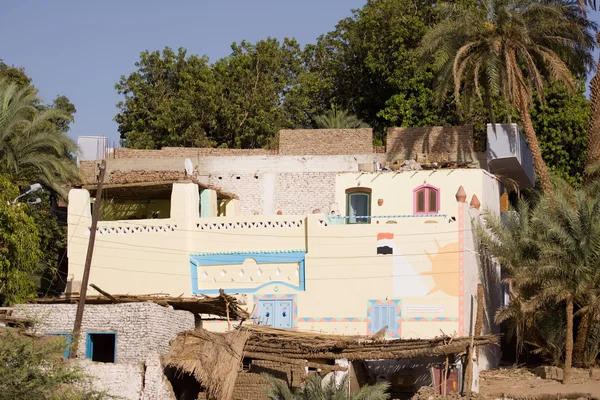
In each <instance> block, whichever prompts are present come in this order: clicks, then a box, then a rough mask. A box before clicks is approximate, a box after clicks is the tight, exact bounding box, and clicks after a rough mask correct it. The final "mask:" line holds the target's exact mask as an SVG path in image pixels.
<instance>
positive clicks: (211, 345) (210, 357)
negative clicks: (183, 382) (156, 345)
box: [164, 329, 250, 399]
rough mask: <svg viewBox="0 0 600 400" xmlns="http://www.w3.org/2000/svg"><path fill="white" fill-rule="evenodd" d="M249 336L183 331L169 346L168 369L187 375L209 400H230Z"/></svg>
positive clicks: (240, 331)
mask: <svg viewBox="0 0 600 400" xmlns="http://www.w3.org/2000/svg"><path fill="white" fill-rule="evenodd" d="M249 336H250V333H249V332H246V331H242V330H237V331H233V332H228V333H214V332H209V331H206V330H204V329H198V330H194V331H187V332H183V333H182V334H180V335H179V336H178V337H177V339H176V340H175V341H174V342H173V343H171V350H170V351H169V354H167V356H166V357H165V359H164V363H165V365H166V366H168V367H173V368H176V369H177V370H178V371H179V372H185V373H188V374H190V375H192V376H194V377H195V378H196V380H197V381H198V382H201V383H202V385H203V386H204V387H205V388H206V389H207V391H208V394H209V398H214V399H231V396H232V395H233V388H234V386H235V381H236V378H237V374H238V367H239V364H240V361H241V360H242V354H243V351H244V345H245V344H246V341H247V340H248V337H249Z"/></svg>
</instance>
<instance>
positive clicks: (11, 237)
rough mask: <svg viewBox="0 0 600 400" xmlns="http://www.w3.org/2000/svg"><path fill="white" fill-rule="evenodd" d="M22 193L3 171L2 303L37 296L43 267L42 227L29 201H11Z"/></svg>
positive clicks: (0, 223) (0, 229)
mask: <svg viewBox="0 0 600 400" xmlns="http://www.w3.org/2000/svg"><path fill="white" fill-rule="evenodd" d="M18 194H19V191H18V188H17V187H16V186H15V185H14V184H12V183H11V181H10V180H9V179H8V177H6V176H3V175H0V304H9V305H10V304H14V303H18V302H21V301H23V300H25V299H26V298H28V297H31V296H34V295H35V293H36V287H35V281H34V279H33V277H34V275H35V274H36V273H39V272H40V270H41V263H40V261H41V258H42V255H43V253H42V252H41V250H40V238H39V236H38V227H37V226H36V224H35V220H34V218H33V217H31V216H30V215H28V213H27V210H26V208H27V205H24V204H23V205H16V204H12V203H11V202H12V201H13V199H14V198H15V197H17V196H18ZM8 203H10V204H8Z"/></svg>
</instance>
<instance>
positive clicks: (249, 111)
mask: <svg viewBox="0 0 600 400" xmlns="http://www.w3.org/2000/svg"><path fill="white" fill-rule="evenodd" d="M231 50H232V52H231V54H230V55H229V56H227V57H225V58H222V59H220V60H218V61H217V62H216V63H215V65H214V66H213V73H214V77H215V81H216V84H217V93H218V95H217V117H216V120H217V123H216V127H215V131H214V134H213V137H214V138H216V140H217V142H218V144H219V145H221V146H226V147H236V148H261V147H264V146H266V145H268V144H269V142H270V141H272V140H273V138H275V137H276V135H277V133H278V132H279V130H280V129H282V128H291V127H293V122H292V121H291V120H290V119H288V118H287V117H286V114H285V113H284V111H283V110H284V108H283V102H284V99H285V98H286V96H287V93H288V91H289V90H290V89H291V88H292V87H294V85H296V78H297V76H298V74H299V73H300V70H301V51H300V46H299V45H298V43H297V42H296V40H294V39H288V38H285V39H284V40H283V42H282V43H280V42H279V41H278V40H277V39H273V38H268V39H265V40H260V41H258V42H257V43H256V44H252V43H249V42H247V41H242V42H241V43H240V44H239V45H238V44H236V43H234V44H233V45H232V46H231Z"/></svg>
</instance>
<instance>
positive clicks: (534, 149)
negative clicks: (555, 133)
mask: <svg viewBox="0 0 600 400" xmlns="http://www.w3.org/2000/svg"><path fill="white" fill-rule="evenodd" d="M527 99H528V97H527V92H526V91H525V88H524V87H522V86H521V87H520V88H519V99H518V101H517V104H516V106H517V112H518V113H519V117H521V123H522V124H523V131H524V133H525V137H526V138H527V144H529V149H530V150H531V155H532V156H533V167H534V168H535V174H536V178H537V180H538V181H539V182H540V186H541V187H542V190H543V191H544V193H546V194H548V195H552V193H553V191H552V182H551V180H550V172H549V171H548V167H547V166H546V163H545V162H544V159H543V158H542V151H541V150H540V144H539V142H538V140H537V136H536V135H535V129H534V128H533V122H531V115H529V107H528V105H529V102H528V101H527Z"/></svg>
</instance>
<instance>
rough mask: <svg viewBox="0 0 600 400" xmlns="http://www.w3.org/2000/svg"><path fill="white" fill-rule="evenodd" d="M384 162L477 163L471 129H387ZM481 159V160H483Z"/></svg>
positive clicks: (432, 127) (440, 127) (444, 127)
mask: <svg viewBox="0 0 600 400" xmlns="http://www.w3.org/2000/svg"><path fill="white" fill-rule="evenodd" d="M386 149H387V151H386V161H388V162H392V161H395V160H401V161H403V160H411V159H412V160H416V161H418V162H426V161H427V162H439V161H449V162H458V163H472V162H478V161H479V160H478V157H477V155H476V151H475V145H474V133H473V127H472V126H429V127H418V128H414V127H400V128H389V129H388V135H387V145H386ZM483 158H485V157H483Z"/></svg>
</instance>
